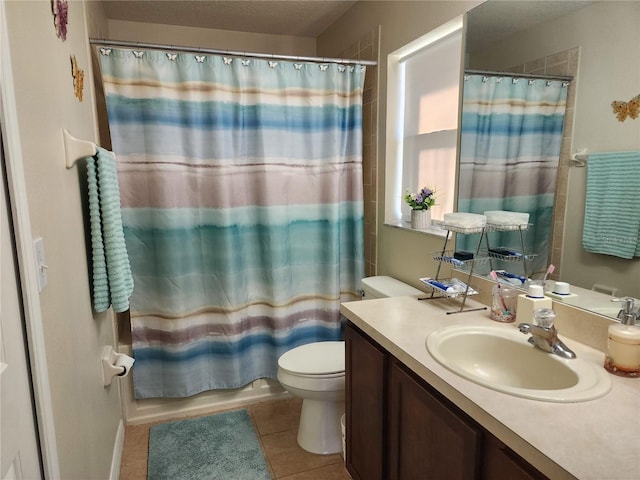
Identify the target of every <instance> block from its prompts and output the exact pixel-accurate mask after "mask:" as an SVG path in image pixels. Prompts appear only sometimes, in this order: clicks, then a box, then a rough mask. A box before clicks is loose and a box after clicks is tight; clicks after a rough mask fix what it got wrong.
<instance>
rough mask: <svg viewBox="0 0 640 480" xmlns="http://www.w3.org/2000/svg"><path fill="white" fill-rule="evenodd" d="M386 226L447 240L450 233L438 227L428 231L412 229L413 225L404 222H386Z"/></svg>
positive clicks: (430, 228) (432, 227)
mask: <svg viewBox="0 0 640 480" xmlns="http://www.w3.org/2000/svg"><path fill="white" fill-rule="evenodd" d="M384 224H385V225H386V226H387V227H391V228H397V229H400V230H408V231H410V232H416V233H422V234H426V235H431V236H435V237H440V238H445V237H446V236H447V233H448V232H447V230H443V229H442V228H440V227H436V226H431V227H429V228H428V229H426V230H418V229H415V228H411V224H409V223H408V222H402V221H397V222H385V223H384ZM449 238H450V237H449Z"/></svg>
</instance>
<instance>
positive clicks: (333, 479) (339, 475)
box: [279, 463, 351, 480]
mask: <svg viewBox="0 0 640 480" xmlns="http://www.w3.org/2000/svg"><path fill="white" fill-rule="evenodd" d="M350 479H351V475H349V472H347V469H346V468H345V467H344V464H343V463H334V464H333V465H327V466H326V467H320V468H316V469H313V470H307V471H306V472H302V473H296V474H294V475H290V476H288V477H280V479H279V480H350Z"/></svg>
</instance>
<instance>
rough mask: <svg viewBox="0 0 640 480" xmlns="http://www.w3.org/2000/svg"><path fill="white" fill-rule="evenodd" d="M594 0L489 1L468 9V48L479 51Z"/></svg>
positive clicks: (571, 11) (587, 4)
mask: <svg viewBox="0 0 640 480" xmlns="http://www.w3.org/2000/svg"><path fill="white" fill-rule="evenodd" d="M592 3H593V0H538V1H523V0H499V1H488V2H485V3H483V4H481V5H479V6H477V7H476V8H474V9H472V10H471V11H470V12H469V19H468V22H467V32H466V45H467V50H468V51H470V52H472V51H476V50H478V51H482V50H484V49H485V48H487V45H490V44H491V43H492V42H496V41H498V40H501V39H503V38H506V37H508V36H510V35H513V34H514V33H516V32H518V31H520V30H525V29H528V28H533V27H535V26H536V25H540V24H543V23H545V22H547V21H550V20H554V19H556V18H559V17H561V16H563V15H568V14H570V13H573V12H575V11H576V10H579V9H581V8H584V7H586V6H589V5H590V4H592Z"/></svg>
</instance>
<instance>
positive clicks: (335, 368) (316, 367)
mask: <svg viewBox="0 0 640 480" xmlns="http://www.w3.org/2000/svg"><path fill="white" fill-rule="evenodd" d="M278 366H279V367H280V368H283V369H284V370H288V371H290V372H292V373H299V374H302V375H326V374H329V373H340V372H344V342H314V343H307V344H306V345H301V346H299V347H296V348H294V349H292V350H289V351H288V352H285V353H284V354H283V355H282V356H281V357H280V358H279V359H278Z"/></svg>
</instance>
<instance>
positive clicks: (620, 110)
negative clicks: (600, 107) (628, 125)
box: [611, 95, 640, 122]
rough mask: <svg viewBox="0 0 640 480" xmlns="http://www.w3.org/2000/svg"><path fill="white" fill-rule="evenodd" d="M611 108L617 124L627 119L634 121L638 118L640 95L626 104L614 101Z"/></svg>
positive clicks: (639, 113) (639, 114)
mask: <svg viewBox="0 0 640 480" xmlns="http://www.w3.org/2000/svg"><path fill="white" fill-rule="evenodd" d="M611 107H612V108H613V113H614V115H615V116H616V118H617V119H618V121H619V122H624V121H625V120H626V119H627V118H631V119H632V120H635V119H636V118H638V117H639V116H640V95H636V96H635V97H633V98H632V99H631V100H629V101H628V102H621V101H619V100H614V101H613V102H611Z"/></svg>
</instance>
